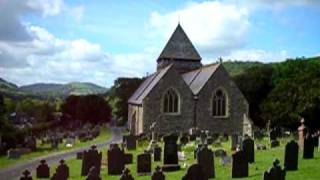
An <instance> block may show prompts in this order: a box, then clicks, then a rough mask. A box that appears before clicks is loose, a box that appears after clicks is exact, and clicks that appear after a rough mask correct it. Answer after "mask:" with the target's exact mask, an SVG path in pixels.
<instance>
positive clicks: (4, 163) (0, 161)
mask: <svg viewBox="0 0 320 180" xmlns="http://www.w3.org/2000/svg"><path fill="white" fill-rule="evenodd" d="M109 139H111V131H110V129H109V128H105V127H104V128H101V132H100V135H99V136H98V137H97V138H95V139H94V140H92V141H87V142H80V141H79V140H78V139H77V140H76V143H75V144H74V146H73V147H72V148H67V147H65V146H64V142H63V143H60V144H59V149H51V148H50V147H51V145H50V144H44V145H41V144H40V141H38V140H37V150H36V151H35V152H31V153H29V154H25V155H22V156H21V157H20V158H19V159H8V158H7V156H0V169H2V168H6V167H10V166H14V165H16V164H18V163H21V162H25V161H32V160H35V159H39V160H40V159H45V157H46V156H48V155H53V154H62V153H65V152H68V151H72V150H76V149H79V148H83V147H89V146H90V145H93V144H99V143H103V142H106V141H108V140H109Z"/></svg>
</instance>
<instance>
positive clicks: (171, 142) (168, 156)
mask: <svg viewBox="0 0 320 180" xmlns="http://www.w3.org/2000/svg"><path fill="white" fill-rule="evenodd" d="M163 139H164V157H163V167H162V170H163V171H176V170H179V169H180V165H179V164H178V147H177V140H178V136H177V135H175V134H170V135H167V136H165V137H164V138H163Z"/></svg>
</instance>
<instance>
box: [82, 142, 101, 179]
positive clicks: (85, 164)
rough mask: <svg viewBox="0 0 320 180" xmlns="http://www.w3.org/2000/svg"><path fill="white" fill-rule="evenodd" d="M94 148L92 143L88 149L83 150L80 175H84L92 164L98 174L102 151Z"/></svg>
mask: <svg viewBox="0 0 320 180" xmlns="http://www.w3.org/2000/svg"><path fill="white" fill-rule="evenodd" d="M96 148H97V146H95V145H93V146H91V149H90V150H89V151H84V152H83V157H82V168H81V176H86V175H87V174H88V172H89V170H90V168H91V167H93V166H94V167H95V168H96V171H97V172H98V174H99V175H100V168H101V159H102V153H101V152H100V153H99V152H98V150H97V149H96Z"/></svg>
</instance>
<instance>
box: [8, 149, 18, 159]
mask: <svg viewBox="0 0 320 180" xmlns="http://www.w3.org/2000/svg"><path fill="white" fill-rule="evenodd" d="M20 156H21V151H20V150H19V149H9V150H8V151H7V157H8V159H19V158H20Z"/></svg>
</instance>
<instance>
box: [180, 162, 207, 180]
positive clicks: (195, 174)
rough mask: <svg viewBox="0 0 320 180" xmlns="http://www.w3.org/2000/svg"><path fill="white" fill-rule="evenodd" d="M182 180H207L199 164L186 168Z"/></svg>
mask: <svg viewBox="0 0 320 180" xmlns="http://www.w3.org/2000/svg"><path fill="white" fill-rule="evenodd" d="M182 180H208V178H207V177H206V176H205V173H204V171H203V169H202V167H201V166H200V165H199V164H193V165H191V166H190V167H189V168H188V171H187V173H186V175H184V176H183V177H182Z"/></svg>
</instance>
